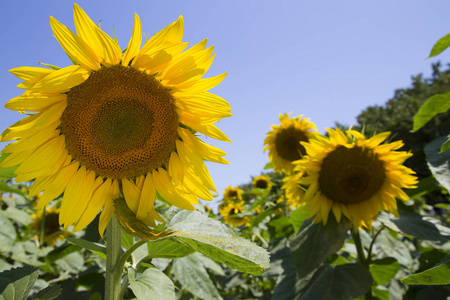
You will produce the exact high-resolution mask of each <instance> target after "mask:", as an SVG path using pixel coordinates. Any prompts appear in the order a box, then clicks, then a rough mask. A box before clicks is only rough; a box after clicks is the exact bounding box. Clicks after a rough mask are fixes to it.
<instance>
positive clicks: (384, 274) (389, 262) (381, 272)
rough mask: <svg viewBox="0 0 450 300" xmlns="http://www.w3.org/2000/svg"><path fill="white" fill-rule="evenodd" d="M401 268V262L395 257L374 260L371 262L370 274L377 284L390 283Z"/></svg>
mask: <svg viewBox="0 0 450 300" xmlns="http://www.w3.org/2000/svg"><path fill="white" fill-rule="evenodd" d="M399 269H400V264H399V262H398V261H397V260H396V259H395V258H393V257H385V258H382V259H376V260H373V261H372V262H371V264H370V268H369V270H370V274H371V275H372V278H373V280H374V281H375V282H376V283H377V285H385V284H388V283H389V282H390V281H391V280H392V278H394V276H395V274H397V272H398V270H399Z"/></svg>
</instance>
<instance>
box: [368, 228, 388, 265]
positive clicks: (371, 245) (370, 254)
mask: <svg viewBox="0 0 450 300" xmlns="http://www.w3.org/2000/svg"><path fill="white" fill-rule="evenodd" d="M383 229H384V225H381V228H380V229H379V230H378V231H377V233H375V235H374V236H373V239H372V242H371V243H370V247H369V251H368V252H367V265H370V263H371V262H372V248H373V245H374V244H375V240H376V239H377V237H378V235H379V234H380V233H381V231H382V230H383Z"/></svg>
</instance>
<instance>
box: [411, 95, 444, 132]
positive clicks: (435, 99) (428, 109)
mask: <svg viewBox="0 0 450 300" xmlns="http://www.w3.org/2000/svg"><path fill="white" fill-rule="evenodd" d="M449 109H450V92H448V93H445V94H439V95H435V96H432V97H430V98H429V99H428V100H427V101H426V102H425V103H424V104H423V105H422V106H421V107H420V108H419V110H418V111H417V113H416V115H415V116H414V124H413V131H417V130H419V129H420V128H422V127H423V126H424V125H425V124H426V123H428V121H430V120H431V119H433V117H434V116H436V115H437V114H440V113H444V112H446V111H447V110H449Z"/></svg>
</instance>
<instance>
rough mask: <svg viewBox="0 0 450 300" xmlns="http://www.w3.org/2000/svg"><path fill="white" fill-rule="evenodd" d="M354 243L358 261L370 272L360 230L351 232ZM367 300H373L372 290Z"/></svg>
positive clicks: (368, 293)
mask: <svg viewBox="0 0 450 300" xmlns="http://www.w3.org/2000/svg"><path fill="white" fill-rule="evenodd" d="M351 232H352V237H353V241H354V242H355V246H356V252H357V253H358V260H359V261H360V262H361V263H362V264H363V266H364V267H365V268H366V269H367V270H369V261H368V260H367V259H366V256H365V255H364V248H363V246H362V243H361V237H360V236H359V230H358V231H357V232H355V231H354V230H351ZM365 299H366V300H372V299H373V297H372V290H369V291H368V292H367V293H366V295H365Z"/></svg>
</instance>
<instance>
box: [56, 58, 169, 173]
mask: <svg viewBox="0 0 450 300" xmlns="http://www.w3.org/2000/svg"><path fill="white" fill-rule="evenodd" d="M177 128H178V115H177V113H176V111H175V104H174V99H173V97H172V95H171V94H170V92H169V90H168V89H167V88H165V87H164V86H162V85H161V84H160V83H159V82H158V81H157V80H156V79H155V78H154V77H153V76H151V75H147V74H145V73H144V72H140V71H138V70H136V69H133V68H129V67H123V66H120V65H116V66H112V67H109V68H101V69H100V70H98V71H94V72H92V74H91V75H90V76H89V78H88V79H87V80H86V81H85V82H83V83H82V84H80V85H78V86H76V87H73V88H72V89H71V90H70V91H69V92H68V93H67V108H66V109H65V110H64V112H63V115H62V117H61V130H62V133H63V134H64V136H65V138H66V147H67V149H68V151H69V154H71V155H72V157H73V158H74V159H76V160H78V161H79V162H80V163H81V165H83V166H85V167H86V168H87V169H88V170H93V171H95V173H96V174H97V175H100V176H103V177H109V178H134V177H138V176H140V175H143V174H146V173H148V172H149V171H151V170H153V169H157V168H158V167H160V166H162V165H164V164H165V163H166V162H167V160H168V158H169V156H170V153H171V152H172V151H173V150H174V149H175V141H176V138H177Z"/></svg>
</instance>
